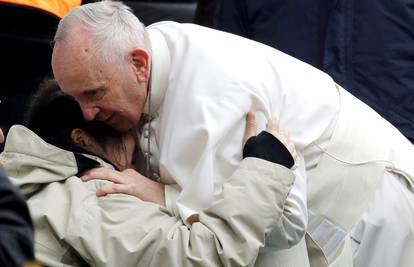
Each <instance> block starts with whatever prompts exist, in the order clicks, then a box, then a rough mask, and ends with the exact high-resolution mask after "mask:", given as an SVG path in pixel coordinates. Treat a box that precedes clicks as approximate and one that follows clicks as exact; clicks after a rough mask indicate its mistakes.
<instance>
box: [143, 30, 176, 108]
mask: <svg viewBox="0 0 414 267" xmlns="http://www.w3.org/2000/svg"><path fill="white" fill-rule="evenodd" d="M148 34H149V39H150V43H151V56H152V61H151V76H150V84H149V88H148V92H149V94H150V95H148V97H147V101H146V103H145V107H144V113H145V114H148V115H150V116H152V115H154V113H156V112H157V111H158V110H159V108H160V106H161V103H162V101H163V99H164V95H165V92H166V90H167V86H168V76H169V72H170V65H171V58H170V53H169V50H168V45H167V42H166V41H165V39H164V37H163V36H162V34H161V32H160V31H159V30H157V29H154V28H150V29H148ZM149 99H151V100H149ZM150 102H151V105H150Z"/></svg>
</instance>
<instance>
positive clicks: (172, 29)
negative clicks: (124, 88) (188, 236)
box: [140, 22, 372, 266]
mask: <svg viewBox="0 0 414 267" xmlns="http://www.w3.org/2000/svg"><path fill="white" fill-rule="evenodd" d="M148 31H149V34H150V41H151V44H152V56H153V58H152V73H151V76H152V78H151V86H150V88H151V92H150V94H151V103H149V102H148V101H147V105H146V110H145V112H146V113H150V115H151V116H153V120H152V122H151V125H148V124H147V125H145V126H144V133H148V131H149V132H150V134H143V135H142V136H141V140H140V143H141V148H142V150H143V151H144V152H149V153H151V155H152V158H153V159H152V164H153V167H154V170H157V167H159V172H160V176H161V180H162V182H164V183H166V184H174V183H177V184H178V185H179V186H180V187H181V188H182V191H181V192H180V193H179V194H178V193H177V192H176V191H175V190H174V189H172V188H170V187H167V188H166V202H167V206H169V208H170V209H171V210H174V211H176V213H177V214H179V215H180V216H181V218H182V219H183V220H184V221H187V219H188V218H189V217H190V216H191V215H193V214H197V212H198V211H200V210H201V209H203V208H205V207H207V206H209V205H210V204H211V200H212V197H213V195H214V194H215V193H217V192H218V191H219V190H220V188H221V185H222V183H223V181H224V179H226V178H227V177H229V176H230V174H231V173H232V172H233V171H234V170H235V169H236V166H238V164H239V163H240V161H241V151H242V138H243V134H244V127H245V115H246V113H247V112H249V111H253V112H254V113H255V114H256V117H257V120H258V125H259V127H258V128H259V129H258V131H261V130H263V129H264V128H265V123H266V121H267V120H268V119H269V118H271V117H275V118H277V119H278V120H279V122H280V127H281V128H284V129H287V130H288V131H289V133H290V137H291V140H292V141H293V142H294V144H295V145H296V149H297V151H298V152H299V158H298V159H297V161H296V169H295V171H294V173H295V175H296V180H295V184H294V187H293V189H292V190H291V192H290V194H289V196H288V199H287V202H286V207H285V208H286V209H287V210H289V211H290V215H287V216H285V217H284V218H283V219H282V221H281V222H279V223H281V224H283V225H284V226H285V232H283V233H273V234H272V235H270V236H269V237H268V240H267V246H268V247H270V248H276V249H283V248H289V247H291V246H292V245H293V244H295V243H297V242H298V240H300V238H301V237H302V235H303V233H304V231H305V228H306V223H307V207H306V202H307V199H306V185H307V171H309V172H312V170H313V169H314V168H315V167H316V166H317V164H318V163H319V160H320V159H321V158H322V155H323V154H324V153H323V151H324V150H326V149H327V147H328V145H329V141H330V139H331V137H332V135H333V133H334V130H335V127H336V122H337V119H338V114H339V110H340V107H341V105H340V93H339V91H338V89H337V87H336V84H335V82H334V81H333V80H332V79H331V78H330V77H329V76H328V75H326V74H324V73H322V72H321V71H319V70H317V69H315V68H313V67H312V66H310V65H307V64H305V63H303V62H301V61H299V60H296V59H294V58H292V57H290V56H288V55H286V54H284V53H282V52H279V51H277V50H275V49H273V48H270V47H268V46H265V45H262V44H259V43H256V42H253V41H250V40H247V39H243V38H240V37H238V36H235V35H231V34H227V33H223V32H219V31H215V30H211V29H207V28H203V27H199V26H196V25H191V24H178V23H173V22H160V23H156V24H153V25H151V26H150V27H149V29H148ZM367 123H369V122H367ZM148 127H150V128H151V129H148ZM368 127H369V124H368ZM362 130H363V129H354V130H353V131H362ZM147 138H151V142H150V151H146V150H147V148H148V140H147ZM344 149H345V148H344ZM305 170H306V171H305ZM252 212H254V211H252ZM305 253H306V252H305ZM371 256H372V255H371ZM276 261H277V258H275V259H274V262H276ZM258 262H259V263H260V264H261V262H266V263H263V265H265V266H273V265H269V262H272V261H271V260H266V261H261V260H260V258H259V261H258ZM274 266H276V263H275V265H274Z"/></svg>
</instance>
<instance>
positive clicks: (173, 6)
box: [95, 0, 197, 26]
mask: <svg viewBox="0 0 414 267" xmlns="http://www.w3.org/2000/svg"><path fill="white" fill-rule="evenodd" d="M95 2H96V1H95ZM122 2H124V3H125V4H127V5H128V6H130V7H131V8H132V10H133V12H134V14H135V15H136V16H137V17H138V18H139V19H140V20H141V22H142V23H144V25H146V26H148V25H150V24H152V23H155V22H158V21H163V20H172V21H176V22H180V23H186V22H193V20H194V14H195V10H196V6H197V3H196V2H197V1H196V0H141V1H137V0H122Z"/></svg>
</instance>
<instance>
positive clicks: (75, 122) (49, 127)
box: [25, 79, 122, 154]
mask: <svg viewBox="0 0 414 267" xmlns="http://www.w3.org/2000/svg"><path fill="white" fill-rule="evenodd" d="M25 126H26V127H27V128H29V129H30V130H32V131H33V132H35V133H36V134H37V135H38V136H40V137H41V138H42V139H43V140H45V141H46V142H48V143H50V144H52V145H54V146H57V147H60V148H62V149H65V150H69V151H72V152H80V153H88V154H91V153H90V152H88V151H85V150H84V149H82V148H80V147H79V146H76V145H75V144H74V143H73V141H72V138H71V132H72V130H73V129H75V128H80V129H83V130H84V131H86V132H87V133H89V134H90V135H91V136H92V137H93V138H94V139H95V140H96V141H97V142H99V143H100V144H102V146H103V148H104V149H105V148H106V144H108V142H109V140H110V139H116V140H119V141H122V135H121V133H119V132H117V131H116V130H114V129H113V128H111V127H110V126H108V125H106V124H104V123H102V122H99V121H86V120H85V119H84V118H83V115H82V111H81V108H80V106H79V104H78V103H77V102H76V101H75V99H74V98H73V97H71V96H69V95H67V94H65V93H64V92H63V91H62V90H60V88H59V85H58V84H57V82H56V81H55V80H54V79H48V80H46V81H44V82H43V83H42V84H41V85H40V86H39V89H38V90H37V92H35V94H34V96H33V98H32V101H31V102H30V104H29V108H28V110H27V112H26V115H25Z"/></svg>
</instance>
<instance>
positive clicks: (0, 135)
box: [0, 129, 4, 144]
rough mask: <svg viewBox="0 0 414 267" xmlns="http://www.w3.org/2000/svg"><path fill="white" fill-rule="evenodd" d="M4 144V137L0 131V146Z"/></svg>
mask: <svg viewBox="0 0 414 267" xmlns="http://www.w3.org/2000/svg"><path fill="white" fill-rule="evenodd" d="M3 142H4V135H3V131H2V130H1V129H0V144H3Z"/></svg>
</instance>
